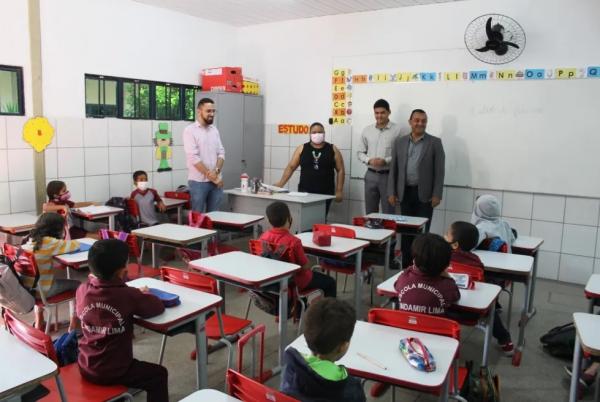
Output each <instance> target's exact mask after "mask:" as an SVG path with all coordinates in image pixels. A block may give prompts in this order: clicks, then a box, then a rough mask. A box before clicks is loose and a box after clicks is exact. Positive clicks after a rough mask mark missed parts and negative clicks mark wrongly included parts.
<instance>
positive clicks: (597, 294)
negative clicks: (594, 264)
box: [584, 274, 600, 314]
mask: <svg viewBox="0 0 600 402" xmlns="http://www.w3.org/2000/svg"><path fill="white" fill-rule="evenodd" d="M584 291H585V297H587V298H588V299H590V308H589V311H588V312H589V313H590V314H591V313H593V312H594V304H595V302H596V301H597V300H598V299H600V274H593V275H592V276H590V279H588V281H587V283H586V285H585V290H584Z"/></svg>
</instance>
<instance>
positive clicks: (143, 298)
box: [76, 239, 169, 402]
mask: <svg viewBox="0 0 600 402" xmlns="http://www.w3.org/2000/svg"><path fill="white" fill-rule="evenodd" d="M128 257H129V248H128V247H127V244H125V243H124V242H122V241H120V240H117V239H109V240H99V241H97V242H96V243H94V245H93V246H92V248H91V249H90V251H89V265H90V271H91V274H90V276H89V279H88V281H87V282H86V283H83V284H81V286H79V288H78V289H77V296H76V311H77V316H78V317H79V320H80V321H81V329H82V331H83V337H82V338H81V339H80V340H79V360H78V362H79V370H80V371H81V375H82V376H83V377H84V378H85V379H86V380H88V381H90V382H93V383H95V384H101V385H114V384H122V385H125V386H127V387H132V388H138V389H143V390H144V391H146V394H147V396H146V397H147V399H146V400H147V401H148V402H164V401H168V400H169V390H168V383H167V379H168V372H167V369H166V368H164V367H163V366H160V365H158V364H153V363H148V362H143V361H139V360H136V359H134V358H133V346H132V340H133V316H134V315H135V316H139V317H142V318H149V317H153V316H155V315H158V314H160V313H162V312H163V311H164V309H165V307H164V305H163V303H162V302H161V301H160V299H158V298H157V297H156V296H154V295H151V294H149V293H147V292H148V289H147V288H140V289H136V288H133V287H129V286H127V284H125V282H124V278H125V277H126V275H127V269H126V267H127V259H128Z"/></svg>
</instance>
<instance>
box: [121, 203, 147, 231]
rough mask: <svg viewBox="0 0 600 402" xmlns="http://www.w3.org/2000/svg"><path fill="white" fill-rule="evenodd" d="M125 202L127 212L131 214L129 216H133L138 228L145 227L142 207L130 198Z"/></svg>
mask: <svg viewBox="0 0 600 402" xmlns="http://www.w3.org/2000/svg"><path fill="white" fill-rule="evenodd" d="M125 202H126V203H127V212H129V215H131V216H132V217H133V218H134V219H135V221H136V223H137V224H138V226H145V225H144V224H143V223H142V216H141V215H140V207H139V206H138V204H137V202H135V200H132V199H129V198H128V199H127V200H125Z"/></svg>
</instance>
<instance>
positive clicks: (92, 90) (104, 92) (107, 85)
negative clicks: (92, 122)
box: [85, 75, 118, 117]
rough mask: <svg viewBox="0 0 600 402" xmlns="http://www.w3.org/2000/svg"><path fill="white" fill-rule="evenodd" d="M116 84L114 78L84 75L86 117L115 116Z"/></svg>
mask: <svg viewBox="0 0 600 402" xmlns="http://www.w3.org/2000/svg"><path fill="white" fill-rule="evenodd" d="M117 86H118V81H117V79H115V78H107V77H104V76H101V75H100V76H95V77H94V76H89V75H86V77H85V115H86V116H87V117H117V116H118V114H117V111H118V109H117Z"/></svg>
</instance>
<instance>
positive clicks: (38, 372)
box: [0, 328, 58, 399]
mask: <svg viewBox="0 0 600 402" xmlns="http://www.w3.org/2000/svg"><path fill="white" fill-rule="evenodd" d="M0 356H2V359H0V399H4V397H5V396H8V395H10V394H11V393H13V392H15V391H17V390H19V389H25V388H27V387H28V386H29V385H33V384H35V383H37V382H41V381H42V380H45V379H47V378H50V377H53V376H54V375H56V374H57V373H58V367H57V366H56V364H55V363H54V362H53V361H52V360H50V359H48V358H47V357H45V356H44V355H42V354H40V353H38V352H36V351H35V350H33V349H31V348H30V347H29V346H27V345H26V344H24V343H23V342H21V341H20V340H18V339H17V338H15V337H14V336H12V335H11V334H10V333H9V332H8V331H5V330H4V328H1V329H0Z"/></svg>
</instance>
